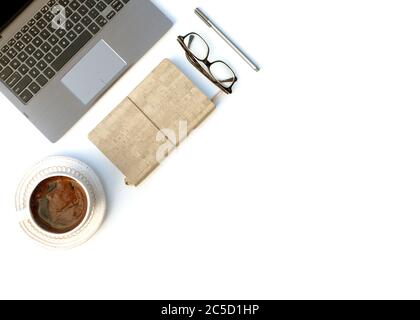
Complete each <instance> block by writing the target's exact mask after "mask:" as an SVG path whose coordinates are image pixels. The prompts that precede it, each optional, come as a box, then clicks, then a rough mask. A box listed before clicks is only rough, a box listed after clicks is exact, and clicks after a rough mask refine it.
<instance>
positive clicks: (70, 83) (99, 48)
mask: <svg viewBox="0 0 420 320" xmlns="http://www.w3.org/2000/svg"><path fill="white" fill-rule="evenodd" d="M126 66H127V63H126V62H125V61H124V60H123V59H122V58H121V57H120V56H119V55H118V54H117V53H116V52H115V51H114V50H113V49H112V48H111V47H110V46H109V45H108V44H107V43H106V42H105V41H104V40H101V41H99V42H98V43H97V44H96V45H95V46H94V47H93V48H92V49H91V50H90V51H89V52H88V53H87V54H86V55H85V56H84V57H83V58H82V59H81V60H80V61H79V62H78V63H77V64H76V65H75V66H74V67H73V68H72V69H71V70H70V71H69V72H68V73H67V74H66V75H65V76H64V78H63V79H62V80H61V81H62V82H63V84H64V85H65V86H66V87H67V88H68V89H69V90H70V91H71V92H72V93H73V94H74V95H75V96H76V97H77V98H79V100H80V101H82V102H83V103H84V104H85V105H86V104H88V103H89V102H91V101H92V99H93V98H95V97H96V96H97V95H98V94H99V93H100V92H101V91H102V90H103V89H104V88H105V87H106V86H107V85H108V84H109V83H110V82H111V81H113V80H115V78H116V77H117V76H118V74H119V73H120V72H121V71H122V70H123V69H124V68H125V67H126Z"/></svg>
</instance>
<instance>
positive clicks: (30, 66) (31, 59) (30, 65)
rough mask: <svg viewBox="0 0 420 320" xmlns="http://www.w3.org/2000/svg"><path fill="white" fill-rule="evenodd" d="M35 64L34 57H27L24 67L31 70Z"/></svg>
mask: <svg viewBox="0 0 420 320" xmlns="http://www.w3.org/2000/svg"><path fill="white" fill-rule="evenodd" d="M35 64H36V60H35V58H34V57H29V58H28V60H26V65H27V66H28V67H29V68H32V67H33V66H34V65H35Z"/></svg>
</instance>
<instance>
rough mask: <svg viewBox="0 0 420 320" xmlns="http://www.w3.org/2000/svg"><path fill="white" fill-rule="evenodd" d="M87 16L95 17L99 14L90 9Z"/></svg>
mask: <svg viewBox="0 0 420 320" xmlns="http://www.w3.org/2000/svg"><path fill="white" fill-rule="evenodd" d="M88 14H89V17H91V18H92V19H96V17H97V16H99V11H98V10H96V9H92V10H90V11H89V13H88Z"/></svg>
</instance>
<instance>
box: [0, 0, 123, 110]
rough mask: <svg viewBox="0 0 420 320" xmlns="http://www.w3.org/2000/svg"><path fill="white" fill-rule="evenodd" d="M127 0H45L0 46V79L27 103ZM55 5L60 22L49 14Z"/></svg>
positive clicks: (54, 15) (51, 13)
mask: <svg viewBox="0 0 420 320" xmlns="http://www.w3.org/2000/svg"><path fill="white" fill-rule="evenodd" d="M129 1H130V0H51V1H49V2H48V4H47V5H45V6H44V7H43V8H42V9H41V10H40V11H39V12H37V13H36V14H35V15H34V16H33V18H32V19H30V20H29V21H28V23H27V24H26V25H25V26H24V27H23V28H22V29H21V30H20V31H19V32H17V33H16V34H15V35H14V37H13V38H11V39H10V40H9V41H8V43H7V45H5V46H3V47H2V48H1V49H0V81H2V82H3V83H4V84H5V85H6V86H7V87H8V88H9V89H10V90H11V92H12V93H14V94H15V96H16V97H18V98H19V99H20V100H21V101H22V103H23V104H25V105H26V104H28V103H29V102H30V101H31V100H32V99H33V98H34V97H35V96H36V95H37V94H38V93H39V92H40V91H41V89H42V88H43V87H45V86H46V85H47V84H48V82H49V81H50V80H51V79H53V78H54V76H55V75H56V73H57V72H59V71H60V70H61V69H62V68H63V67H64V66H65V65H66V64H67V62H69V61H70V60H71V58H73V57H74V56H75V55H76V54H77V53H78V52H79V51H80V49H82V48H83V47H84V46H85V45H86V44H87V43H88V42H89V40H91V39H92V38H93V37H94V36H95V35H96V34H97V33H98V32H99V31H100V30H101V29H102V28H103V27H105V26H106V25H107V23H108V22H109V21H111V20H112V19H113V18H114V17H115V16H116V15H117V14H118V12H119V11H121V9H122V8H123V7H124V5H125V4H127V3H128V2H129ZM57 5H60V6H61V8H62V9H63V10H65V13H66V14H65V16H66V17H67V19H66V20H65V21H63V22H61V21H58V19H57V17H58V12H57V14H54V13H53V10H55V9H57V8H58V7H57ZM59 23H60V25H61V23H62V24H63V26H62V27H59ZM64 25H65V27H64Z"/></svg>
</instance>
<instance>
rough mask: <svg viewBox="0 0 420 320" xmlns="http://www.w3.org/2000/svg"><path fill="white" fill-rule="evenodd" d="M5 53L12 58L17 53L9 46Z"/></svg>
mask: <svg viewBox="0 0 420 320" xmlns="http://www.w3.org/2000/svg"><path fill="white" fill-rule="evenodd" d="M7 55H8V56H9V58H10V59H13V58H14V57H16V55H17V51H16V50H15V49H13V48H10V49H9V51H7Z"/></svg>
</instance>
